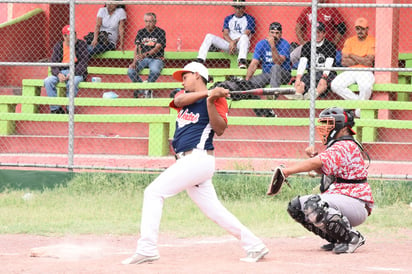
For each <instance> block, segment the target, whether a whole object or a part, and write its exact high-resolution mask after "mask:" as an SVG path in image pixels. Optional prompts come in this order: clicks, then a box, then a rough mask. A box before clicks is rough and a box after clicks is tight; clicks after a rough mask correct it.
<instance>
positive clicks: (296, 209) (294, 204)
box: [288, 196, 305, 224]
mask: <svg viewBox="0 0 412 274" xmlns="http://www.w3.org/2000/svg"><path fill="white" fill-rule="evenodd" d="M299 197H300V196H296V197H295V198H293V199H292V200H290V202H289V204H288V213H289V215H290V217H292V218H293V219H294V220H295V221H296V222H298V223H301V224H303V223H304V222H305V214H304V213H303V211H302V207H301V206H300V200H299Z"/></svg>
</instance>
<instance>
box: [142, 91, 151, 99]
mask: <svg viewBox="0 0 412 274" xmlns="http://www.w3.org/2000/svg"><path fill="white" fill-rule="evenodd" d="M143 93H144V97H145V98H153V91H151V90H144V91H143Z"/></svg>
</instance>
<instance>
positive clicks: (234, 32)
mask: <svg viewBox="0 0 412 274" xmlns="http://www.w3.org/2000/svg"><path fill="white" fill-rule="evenodd" d="M233 1H234V2H245V0H233ZM233 8H234V9H235V13H233V14H231V15H229V16H227V17H226V18H225V20H224V22H223V30H222V32H223V38H221V37H219V36H216V35H214V34H210V33H208V34H206V36H205V39H204V41H203V43H202V45H201V46H200V49H199V55H198V56H197V60H196V61H197V62H199V63H202V64H203V63H204V62H205V61H206V56H207V53H208V51H209V49H210V48H211V47H212V46H213V47H215V48H217V49H221V50H224V51H226V52H228V53H229V54H235V53H236V52H237V53H238V65H239V68H241V69H246V68H247V61H246V58H247V53H248V51H249V46H250V38H251V37H252V34H253V33H255V18H254V17H253V16H251V15H249V14H247V13H245V10H246V7H245V6H239V5H238V6H233Z"/></svg>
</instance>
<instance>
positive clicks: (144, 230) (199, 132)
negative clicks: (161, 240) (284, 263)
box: [122, 62, 269, 264]
mask: <svg viewBox="0 0 412 274" xmlns="http://www.w3.org/2000/svg"><path fill="white" fill-rule="evenodd" d="M173 77H174V78H175V79H176V80H177V81H182V84H183V88H184V90H181V91H180V92H178V93H177V94H176V95H175V97H174V99H173V101H172V102H171V103H170V107H171V108H173V109H176V110H177V111H178V114H177V118H176V131H175V134H174V138H173V142H172V145H173V149H174V151H175V153H176V155H175V157H176V163H174V164H173V165H172V166H170V167H169V168H168V169H166V170H165V171H164V172H163V173H162V174H160V175H159V176H158V177H157V178H156V179H155V180H154V181H153V182H152V183H151V184H150V185H149V186H148V187H147V188H146V189H145V191H144V200H143V212H142V220H141V227H140V239H139V240H138V242H137V250H136V253H135V254H134V255H133V256H131V257H130V258H128V259H126V260H124V261H123V262H122V263H123V264H141V263H145V262H151V261H155V260H158V259H159V258H160V256H159V251H158V249H157V239H158V233H159V226H160V219H161V216H162V208H163V201H164V199H165V198H169V197H172V196H174V195H176V194H178V193H179V192H181V191H183V190H186V192H187V194H188V195H189V197H190V198H191V199H192V200H193V201H194V202H195V203H196V205H197V206H198V207H199V208H200V209H201V210H202V212H203V213H204V214H205V215H206V216H207V217H209V218H210V219H211V220H213V221H214V222H215V223H217V224H218V225H220V226H221V227H222V228H224V229H225V230H226V231H228V232H229V233H230V234H232V235H233V236H235V237H236V238H238V239H239V240H240V241H241V243H242V247H243V248H244V250H245V251H246V253H247V256H246V257H245V258H242V259H241V260H242V261H246V262H257V261H258V260H260V259H262V258H263V257H264V256H265V255H266V254H267V253H269V250H268V249H267V248H266V246H265V245H264V244H263V242H262V241H261V240H260V239H259V238H258V237H256V236H255V235H254V234H253V233H252V232H251V231H250V230H249V229H248V228H246V227H245V226H244V225H243V224H242V223H240V221H239V220H238V219H237V218H236V217H235V216H234V215H233V214H232V213H230V212H229V211H228V210H227V209H226V208H225V207H224V206H223V205H222V204H221V202H220V201H219V200H218V198H217V195H216V191H215V189H214V187H213V184H212V177H213V174H214V171H215V157H214V146H213V136H214V135H215V133H216V134H217V135H218V136H220V135H222V134H223V132H224V131H225V129H226V127H227V113H228V106H227V102H226V98H225V97H228V96H229V90H227V89H224V88H221V87H217V88H214V89H212V90H208V89H207V86H206V84H207V82H208V79H209V73H208V70H207V68H206V67H205V66H204V65H203V64H200V63H198V62H192V63H189V64H188V65H186V66H185V67H184V68H183V70H178V71H176V72H175V73H174V74H173Z"/></svg>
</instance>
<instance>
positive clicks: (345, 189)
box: [319, 140, 374, 204]
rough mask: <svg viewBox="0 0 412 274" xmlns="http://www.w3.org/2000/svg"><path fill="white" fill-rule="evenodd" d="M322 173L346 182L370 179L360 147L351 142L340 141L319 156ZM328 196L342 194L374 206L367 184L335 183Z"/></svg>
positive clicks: (327, 191) (328, 191)
mask: <svg viewBox="0 0 412 274" xmlns="http://www.w3.org/2000/svg"><path fill="white" fill-rule="evenodd" d="M319 158H320V160H321V161H322V172H323V173H324V174H325V175H333V176H335V177H336V178H342V179H346V180H363V179H367V177H368V170H367V169H366V167H365V162H364V160H363V157H362V153H361V150H360V149H359V147H358V145H357V144H356V143H355V142H353V141H350V140H345V141H339V142H336V143H334V144H333V145H332V146H331V147H329V148H327V149H326V150H325V151H324V152H322V153H320V154H319ZM324 193H327V194H342V195H347V196H350V197H353V198H357V199H360V200H362V201H365V202H368V203H370V204H373V203H374V201H373V197H372V190H371V188H370V186H369V184H368V183H367V182H365V183H362V184H355V183H338V182H335V183H333V184H332V185H331V186H330V187H329V189H328V190H326V191H325V192H324Z"/></svg>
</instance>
